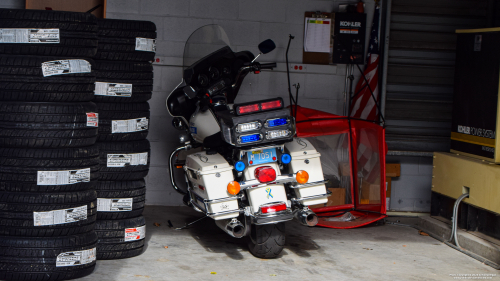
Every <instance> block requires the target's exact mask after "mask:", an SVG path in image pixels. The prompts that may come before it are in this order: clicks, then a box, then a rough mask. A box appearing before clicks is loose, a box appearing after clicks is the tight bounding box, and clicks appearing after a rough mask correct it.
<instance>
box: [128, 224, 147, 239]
mask: <svg viewBox="0 0 500 281" xmlns="http://www.w3.org/2000/svg"><path fill="white" fill-rule="evenodd" d="M144 238H146V226H145V225H143V226H139V227H135V228H125V241H135V240H141V239H144Z"/></svg>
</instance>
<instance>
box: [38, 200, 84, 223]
mask: <svg viewBox="0 0 500 281" xmlns="http://www.w3.org/2000/svg"><path fill="white" fill-rule="evenodd" d="M86 219H87V205H85V206H81V207H76V208H71V209H62V210H54V211H49V212H33V221H34V225H35V226H43V225H54V224H64V223H71V222H75V221H81V220H86Z"/></svg>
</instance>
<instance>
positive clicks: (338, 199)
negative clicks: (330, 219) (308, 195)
mask: <svg viewBox="0 0 500 281" xmlns="http://www.w3.org/2000/svg"><path fill="white" fill-rule="evenodd" d="M328 190H329V191H331V192H332V195H330V196H329V197H328V202H327V203H326V204H318V205H312V206H309V208H311V209H314V208H323V207H330V206H339V205H344V204H346V202H345V188H328Z"/></svg>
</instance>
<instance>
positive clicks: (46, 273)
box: [0, 231, 97, 281]
mask: <svg viewBox="0 0 500 281" xmlns="http://www.w3.org/2000/svg"><path fill="white" fill-rule="evenodd" d="M96 247H97V234H96V233H95V232H94V231H92V232H88V233H85V234H78V235H71V236H62V237H52V238H40V237H37V238H21V237H9V236H1V237H0V280H16V281H20V280H22V281H30V280H33V281H35V280H36V281H46V280H47V281H48V280H50V281H55V280H67V279H74V278H80V277H84V276H87V275H89V274H91V273H92V272H93V271H94V268H95V264H96V261H95V259H94V260H93V261H92V260H91V259H90V260H89V261H91V262H89V263H86V264H81V265H75V266H60V267H56V260H57V258H58V256H59V255H61V254H62V253H68V252H75V251H85V250H92V249H94V248H96ZM91 253H92V254H93V253H94V251H91Z"/></svg>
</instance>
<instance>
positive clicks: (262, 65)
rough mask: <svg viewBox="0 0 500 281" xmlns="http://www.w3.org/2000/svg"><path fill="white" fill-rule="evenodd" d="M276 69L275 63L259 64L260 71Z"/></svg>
mask: <svg viewBox="0 0 500 281" xmlns="http://www.w3.org/2000/svg"><path fill="white" fill-rule="evenodd" d="M275 67H276V63H275V62H272V63H261V64H260V69H273V68H275Z"/></svg>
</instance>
